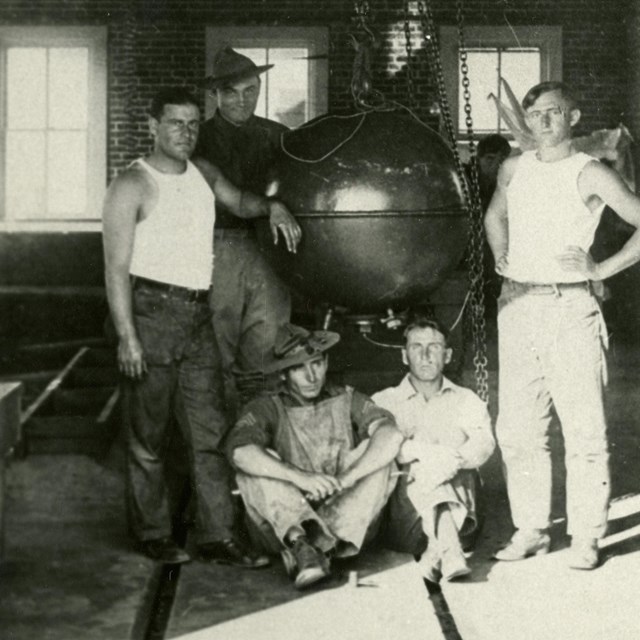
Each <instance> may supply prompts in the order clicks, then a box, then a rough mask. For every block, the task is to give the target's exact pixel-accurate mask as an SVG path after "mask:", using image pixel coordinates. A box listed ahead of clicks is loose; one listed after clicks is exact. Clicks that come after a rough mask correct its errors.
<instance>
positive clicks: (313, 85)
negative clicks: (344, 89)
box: [205, 25, 329, 119]
mask: <svg viewBox="0 0 640 640" xmlns="http://www.w3.org/2000/svg"><path fill="white" fill-rule="evenodd" d="M223 43H225V44H229V45H230V46H232V47H237V48H260V47H272V48H278V47H283V48H289V47H291V48H295V47H309V50H310V53H309V55H310V56H317V55H323V54H326V55H327V57H323V58H316V59H311V60H309V94H308V97H307V99H308V102H309V119H312V118H315V117H317V116H319V115H322V114H324V113H326V112H327V109H328V104H329V60H328V52H329V30H328V29H327V28H326V27H281V26H278V27H254V26H247V27H231V26H216V27H214V26H209V25H208V26H207V27H206V46H205V49H206V63H205V70H206V75H207V76H209V75H211V73H212V66H213V53H214V52H215V51H216V50H217V49H218V48H219V47H220V46H221V45H222V44H223ZM215 110H216V99H215V97H214V96H212V95H211V92H210V91H207V92H206V94H205V118H210V117H212V116H213V114H214V112H215Z"/></svg>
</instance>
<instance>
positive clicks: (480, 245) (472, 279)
mask: <svg viewBox="0 0 640 640" xmlns="http://www.w3.org/2000/svg"><path fill="white" fill-rule="evenodd" d="M456 9H457V22H458V51H459V55H460V72H461V74H462V97H463V99H464V113H465V125H466V126H467V141H468V143H469V156H470V163H469V167H470V172H469V173H470V182H471V185H470V186H471V189H470V195H471V198H470V201H469V252H468V262H469V284H470V290H471V299H470V303H471V304H470V306H469V316H470V321H471V335H472V338H473V351H474V356H473V364H474V369H475V378H476V390H477V392H478V395H479V396H480V397H481V398H482V399H483V400H484V401H485V402H486V401H487V400H488V399H489V382H488V379H489V373H488V371H487V339H486V326H485V317H484V226H483V214H482V203H481V200H480V186H479V184H480V181H479V176H478V161H477V158H476V144H475V137H474V133H473V118H472V117H471V90H470V88H469V87H470V84H471V83H470V80H469V66H468V64H467V58H468V55H467V49H466V46H465V42H464V13H463V0H457V2H456Z"/></svg>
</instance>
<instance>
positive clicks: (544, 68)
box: [440, 26, 562, 137]
mask: <svg viewBox="0 0 640 640" xmlns="http://www.w3.org/2000/svg"><path fill="white" fill-rule="evenodd" d="M440 46H441V50H442V66H443V71H444V75H445V79H446V83H447V95H448V98H449V103H450V106H451V113H452V115H453V117H454V122H455V123H456V125H457V127H458V131H459V133H460V135H461V137H462V136H463V135H464V132H465V131H466V124H465V112H464V99H463V94H462V76H461V72H460V62H459V50H458V31H457V28H456V27H442V28H441V30H440ZM465 46H466V47H467V64H468V66H469V80H470V85H469V89H470V92H471V115H472V118H473V128H474V132H477V133H478V134H480V135H482V134H487V133H497V132H500V133H503V134H508V133H509V129H508V127H507V125H506V124H505V123H504V121H503V120H502V119H501V118H500V115H499V114H498V110H497V109H496V107H495V103H494V102H493V100H491V99H489V95H490V94H493V95H494V96H496V97H497V98H499V99H501V100H502V101H503V102H506V104H507V105H508V100H507V98H506V96H504V92H503V88H502V86H501V83H500V78H503V79H505V80H506V81H507V82H508V83H509V86H510V87H511V89H512V90H513V92H514V94H515V96H516V98H517V99H518V101H520V100H522V98H523V97H524V95H525V93H526V92H527V91H528V90H529V89H530V88H531V87H532V86H533V85H534V84H537V83H538V82H543V81H545V80H560V79H561V78H562V31H561V28H560V27H545V26H540V27H514V28H513V29H512V28H509V27H474V26H471V27H466V28H465Z"/></svg>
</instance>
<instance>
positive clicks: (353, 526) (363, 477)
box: [226, 323, 403, 589]
mask: <svg viewBox="0 0 640 640" xmlns="http://www.w3.org/2000/svg"><path fill="white" fill-rule="evenodd" d="M339 338H340V337H339V335H338V334H337V333H333V332H331V331H314V332H309V331H307V330H305V329H303V328H302V327H296V326H294V325H291V324H288V323H287V324H284V325H282V326H281V327H280V329H279V330H278V334H277V338H276V343H275V346H274V349H273V356H274V357H273V358H272V359H273V363H272V364H271V365H270V366H268V368H267V370H272V371H280V372H281V377H282V381H283V384H282V386H281V389H280V390H279V391H278V392H272V393H269V394H265V395H262V396H260V397H258V398H255V399H254V400H252V401H251V402H250V403H249V404H248V405H247V406H246V407H245V409H244V411H243V413H242V415H241V417H240V419H239V420H238V422H237V423H236V425H235V427H233V429H232V430H231V432H230V433H229V436H228V439H227V443H226V448H227V454H228V456H229V458H230V460H231V461H232V463H233V465H234V466H235V467H236V468H237V469H238V471H239V473H238V474H237V476H236V479H237V482H238V488H239V489H240V492H241V494H242V498H243V500H244V503H245V506H246V508H247V513H248V515H249V517H250V518H251V520H252V521H253V522H254V523H255V525H256V526H257V533H258V534H260V537H261V538H262V541H263V543H264V545H265V547H267V548H268V549H269V550H270V551H273V552H280V553H281V554H282V558H283V561H284V564H285V568H286V569H287V572H288V573H289V575H290V576H291V577H292V578H294V579H295V586H296V587H297V588H298V589H302V588H304V587H307V586H309V585H310V584H313V583H315V582H317V581H318V580H321V579H322V578H324V577H326V576H328V575H329V557H330V556H331V555H335V556H337V557H346V556H352V555H355V554H357V553H358V552H359V551H360V549H361V548H362V545H363V544H364V542H365V540H368V539H369V538H370V537H371V536H372V535H373V533H374V532H375V528H376V524H377V523H378V519H379V515H380V513H381V511H382V508H383V507H384V505H385V503H386V501H387V499H388V498H389V495H390V494H391V491H392V490H393V488H394V486H395V482H396V478H395V474H394V469H395V465H394V458H395V457H396V455H397V454H398V451H399V450H400V445H401V444H402V441H403V437H402V434H401V433H400V431H399V430H398V429H397V428H396V424H395V421H394V419H393V416H392V415H391V414H390V413H389V412H387V411H385V410H384V409H381V408H380V407H378V406H376V405H375V404H374V403H373V401H372V400H371V399H370V398H369V397H368V396H366V395H364V394H362V393H359V392H358V391H355V390H354V389H352V388H351V387H344V386H337V385H331V384H328V383H327V381H326V377H327V367H328V359H327V354H326V353H325V352H326V351H327V350H328V349H330V348H331V347H332V346H333V345H334V344H335V343H336V342H337V341H338V340H339Z"/></svg>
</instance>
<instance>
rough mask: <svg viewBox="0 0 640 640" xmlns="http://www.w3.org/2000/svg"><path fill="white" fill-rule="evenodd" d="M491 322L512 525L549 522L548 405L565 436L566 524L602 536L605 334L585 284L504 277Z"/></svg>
mask: <svg viewBox="0 0 640 640" xmlns="http://www.w3.org/2000/svg"><path fill="white" fill-rule="evenodd" d="M498 332H499V333H498V336H499V358H500V363H499V364H500V369H499V376H500V377H499V384H500V388H499V403H500V407H499V409H500V411H499V417H498V422H497V426H496V434H497V438H498V443H499V445H500V449H501V451H502V458H503V461H504V470H505V475H506V481H507V490H508V495H509V502H510V506H511V515H512V518H513V523H514V525H515V526H516V528H518V529H544V528H547V527H548V526H549V522H550V517H551V454H550V448H549V425H550V421H551V408H552V405H553V407H555V410H556V413H557V415H558V418H559V419H560V423H561V427H562V434H563V436H564V446H565V462H566V470H567V480H566V496H567V520H568V533H569V534H570V535H572V536H580V537H590V538H600V537H602V536H604V534H605V528H606V523H607V511H608V502H609V495H610V479H609V466H608V461H609V453H608V445H607V436H606V422H605V414H604V407H603V390H604V385H605V382H606V361H605V353H604V351H605V349H606V345H607V338H606V327H605V325H604V320H603V318H602V313H601V311H600V308H599V306H598V303H597V301H596V299H595V298H594V297H593V295H592V294H591V291H590V287H589V286H588V285H587V284H586V283H585V284H584V285H583V286H573V287H563V286H562V285H558V286H551V285H550V286H548V287H542V286H539V285H538V286H531V285H526V284H522V283H517V282H514V281H511V280H505V282H504V284H503V289H502V293H501V295H500V299H499V302H498Z"/></svg>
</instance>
